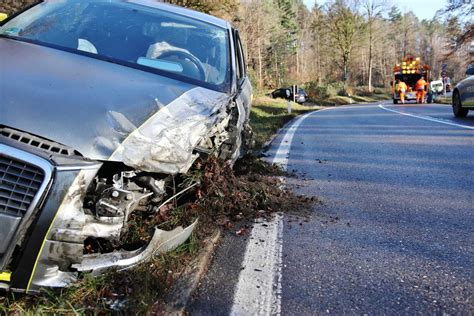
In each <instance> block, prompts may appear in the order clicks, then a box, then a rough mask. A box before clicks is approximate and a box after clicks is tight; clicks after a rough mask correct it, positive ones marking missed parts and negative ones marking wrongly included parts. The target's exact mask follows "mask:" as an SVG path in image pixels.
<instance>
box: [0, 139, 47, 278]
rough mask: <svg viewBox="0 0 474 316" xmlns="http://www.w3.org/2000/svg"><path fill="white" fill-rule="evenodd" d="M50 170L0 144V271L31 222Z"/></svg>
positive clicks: (37, 159) (41, 162)
mask: <svg viewBox="0 0 474 316" xmlns="http://www.w3.org/2000/svg"><path fill="white" fill-rule="evenodd" d="M53 170H54V167H53V165H52V164H51V163H50V162H49V161H47V160H45V159H43V158H40V157H39V156H36V155H34V154H31V153H29V152H26V151H23V150H20V149H18V148H15V147H11V146H8V145H6V144H3V143H1V142H0V271H2V270H4V269H6V268H7V265H8V263H9V262H10V259H11V256H12V254H13V252H14V249H15V247H16V245H17V242H18V241H20V240H22V237H23V236H24V234H25V233H26V231H27V229H28V228H29V227H28V225H30V224H31V223H32V221H33V214H35V210H36V209H37V207H38V203H39V202H40V201H41V198H42V197H43V196H44V195H45V193H46V191H47V188H48V187H49V184H50V183H51V179H52V176H53Z"/></svg>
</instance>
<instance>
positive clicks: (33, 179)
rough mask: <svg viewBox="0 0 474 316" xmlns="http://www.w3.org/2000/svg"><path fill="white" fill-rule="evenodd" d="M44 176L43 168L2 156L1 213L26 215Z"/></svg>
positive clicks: (0, 157) (0, 178)
mask: <svg viewBox="0 0 474 316" xmlns="http://www.w3.org/2000/svg"><path fill="white" fill-rule="evenodd" d="M44 178H45V175H44V172H43V171H42V170H41V169H39V168H37V167H35V166H33V165H29V164H26V163H24V162H22V161H18V160H15V159H13V158H8V157H2V156H0V213H3V214H8V215H13V216H19V217H23V216H25V215H26V213H27V211H28V209H29V207H30V205H31V203H32V202H33V200H34V198H35V196H36V195H37V194H38V191H39V190H40V188H41V185H42V183H43V181H44Z"/></svg>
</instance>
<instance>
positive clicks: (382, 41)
mask: <svg viewBox="0 0 474 316" xmlns="http://www.w3.org/2000/svg"><path fill="white" fill-rule="evenodd" d="M169 2H172V3H175V4H179V5H183V6H187V7H192V8H197V9H199V10H201V11H204V12H208V13H211V14H214V15H218V16H221V17H224V18H226V19H229V20H231V21H233V23H234V25H236V26H237V27H238V28H239V30H240V33H241V37H242V38H243V41H244V42H245V43H246V53H247V61H248V65H249V69H250V73H251V76H252V80H253V81H254V84H255V86H256V87H258V88H260V89H264V88H276V87H280V86H284V85H288V84H293V83H297V84H304V83H306V84H308V83H311V84H312V85H324V84H327V83H334V82H339V83H341V84H344V83H345V84H346V85H349V86H350V85H352V86H365V87H366V88H367V90H372V89H373V87H384V86H387V85H388V84H389V82H390V80H391V79H392V78H391V73H392V68H393V66H394V65H395V64H396V63H397V62H400V60H401V59H402V58H403V57H404V56H407V55H412V56H419V57H421V58H422V60H423V61H424V62H425V63H427V64H429V65H430V66H431V67H432V76H433V78H438V77H439V76H440V72H441V65H442V64H444V63H445V64H447V66H448V68H447V69H448V74H449V76H451V77H452V78H453V79H454V80H455V81H457V80H460V79H462V78H463V77H464V73H465V70H466V67H467V65H468V64H469V63H470V62H472V61H470V56H469V46H470V43H471V38H472V33H473V32H472V29H471V28H472V26H471V24H470V22H471V21H470V19H472V15H473V14H474V12H473V11H472V10H473V9H472V5H469V4H468V3H467V2H465V1H462V0H454V1H450V5H449V7H447V8H443V10H440V11H439V12H438V13H437V14H436V16H434V17H433V18H432V19H431V20H422V21H420V20H419V19H418V18H417V16H416V15H415V14H414V13H413V12H402V11H401V10H400V8H398V7H397V6H390V5H388V4H387V3H388V2H386V1H384V0H333V1H328V2H326V4H325V5H316V6H315V7H314V8H311V9H309V8H307V7H306V6H305V5H304V4H303V1H302V0H240V1H239V0H224V1H222V0H221V1H218V0H170V1H169Z"/></svg>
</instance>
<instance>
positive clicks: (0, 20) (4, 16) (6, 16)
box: [0, 13, 8, 22]
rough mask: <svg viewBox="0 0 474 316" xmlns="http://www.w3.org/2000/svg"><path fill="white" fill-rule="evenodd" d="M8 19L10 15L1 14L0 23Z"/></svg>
mask: <svg viewBox="0 0 474 316" xmlns="http://www.w3.org/2000/svg"><path fill="white" fill-rule="evenodd" d="M7 18H8V15H7V14H6V13H0V22H2V21H3V20H6V19H7Z"/></svg>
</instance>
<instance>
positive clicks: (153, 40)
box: [0, 0, 230, 87]
mask: <svg viewBox="0 0 474 316" xmlns="http://www.w3.org/2000/svg"><path fill="white" fill-rule="evenodd" d="M0 35H6V36H11V37H15V38H17V39H25V40H30V41H35V42H39V43H45V44H51V45H54V46H59V47H63V48H67V49H72V50H76V51H78V52H79V51H81V52H86V53H88V54H92V55H97V56H102V57H106V58H107V59H113V60H117V61H120V62H123V63H125V64H132V65H136V66H139V67H140V68H141V67H145V68H151V69H155V70H159V71H162V72H168V73H173V74H174V75H178V76H183V77H186V78H190V79H194V80H198V81H202V82H205V83H207V84H210V85H214V86H216V87H222V86H225V85H227V84H228V82H229V71H230V67H229V36H228V31H227V30H226V29H223V28H220V27H218V26H215V25H212V24H208V23H204V22H201V21H197V20H195V19H192V18H188V17H184V16H181V15H178V14H174V13H170V12H167V11H163V10H159V9H156V8H150V7H146V6H142V5H138V4H133V3H129V2H122V1H108V0H94V1H92V0H85V1H74V0H63V1H45V2H43V3H42V4H39V5H37V6H35V7H34V8H32V9H30V10H28V11H26V12H24V13H23V14H21V15H19V16H18V17H16V18H14V19H12V20H11V21H9V22H8V23H6V24H5V25H3V26H2V27H0Z"/></svg>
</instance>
